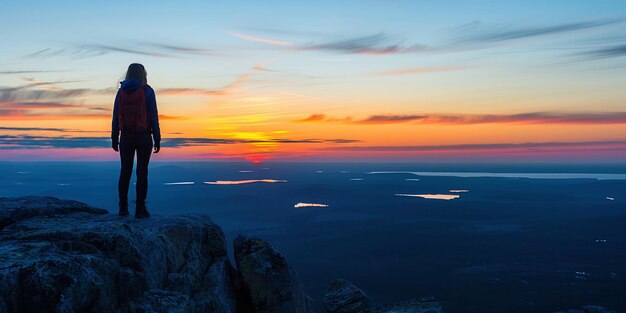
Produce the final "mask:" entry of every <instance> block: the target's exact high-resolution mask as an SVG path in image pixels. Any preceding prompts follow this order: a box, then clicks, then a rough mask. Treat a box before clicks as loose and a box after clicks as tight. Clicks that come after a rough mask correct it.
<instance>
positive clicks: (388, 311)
mask: <svg viewBox="0 0 626 313" xmlns="http://www.w3.org/2000/svg"><path fill="white" fill-rule="evenodd" d="M324 308H325V309H326V312H327V313H370V312H371V313H443V308H442V307H441V304H440V303H439V302H438V301H437V300H435V298H434V297H423V298H418V299H413V300H409V301H404V302H401V303H398V304H395V305H392V306H390V307H384V306H381V305H379V304H374V302H373V301H372V299H371V298H370V297H368V296H367V294H365V292H364V291H363V290H361V289H359V288H358V287H357V286H355V285H353V284H352V283H351V282H349V281H347V280H345V279H337V280H335V281H333V282H331V283H330V285H329V286H328V290H327V291H326V294H325V295H324Z"/></svg>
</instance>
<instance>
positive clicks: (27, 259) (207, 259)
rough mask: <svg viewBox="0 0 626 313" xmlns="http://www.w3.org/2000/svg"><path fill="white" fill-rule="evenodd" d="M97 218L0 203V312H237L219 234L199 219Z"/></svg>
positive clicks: (65, 206) (37, 203) (46, 203)
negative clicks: (173, 310) (173, 309)
mask: <svg viewBox="0 0 626 313" xmlns="http://www.w3.org/2000/svg"><path fill="white" fill-rule="evenodd" d="M106 213H107V211H105V210H102V209H97V208H92V207H89V206H88V205H86V204H84V203H80V202H76V201H67V200H60V199H57V198H52V197H20V198H0V223H1V224H0V225H1V227H2V231H1V232H0V295H1V296H0V312H127V311H128V310H134V311H133V312H161V311H163V312H165V311H168V312H169V311H172V310H170V309H169V308H170V307H171V308H173V307H176V308H177V309H176V310H179V309H178V308H180V310H179V311H180V312H196V308H202V310H197V311H198V312H235V311H236V302H235V299H236V297H235V296H234V295H233V288H232V284H231V281H230V278H231V276H232V275H233V273H232V267H231V266H230V264H229V263H228V261H227V254H226V245H225V239H224V234H223V232H222V230H221V229H220V228H219V227H218V226H217V225H215V224H214V223H213V222H211V220H210V219H209V218H208V217H206V216H201V215H196V216H179V217H163V218H150V219H145V220H137V219H134V218H132V217H119V216H117V215H109V214H106ZM170 305H171V306H170ZM179 311H176V312H179Z"/></svg>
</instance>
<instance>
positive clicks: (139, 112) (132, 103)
mask: <svg viewBox="0 0 626 313" xmlns="http://www.w3.org/2000/svg"><path fill="white" fill-rule="evenodd" d="M147 86H148V85H144V86H143V87H142V88H139V89H137V90H135V91H133V92H130V93H129V92H126V91H124V90H122V91H120V97H119V103H118V105H119V107H118V114H117V118H118V122H119V125H120V129H121V130H122V132H123V133H125V134H128V135H135V134H139V133H145V132H147V131H148V130H149V127H148V125H149V122H148V117H149V116H150V114H149V109H148V105H147V103H146V92H145V91H146V87H147Z"/></svg>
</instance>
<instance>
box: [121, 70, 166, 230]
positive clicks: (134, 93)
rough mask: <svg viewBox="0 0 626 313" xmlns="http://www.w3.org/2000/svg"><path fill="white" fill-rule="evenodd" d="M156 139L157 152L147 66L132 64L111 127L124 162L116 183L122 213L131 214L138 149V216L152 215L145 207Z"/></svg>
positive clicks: (156, 122) (155, 119) (155, 115)
mask: <svg viewBox="0 0 626 313" xmlns="http://www.w3.org/2000/svg"><path fill="white" fill-rule="evenodd" d="M120 131H121V133H122V134H121V137H120ZM118 137H119V138H118ZM153 138H154V153H158V152H159V150H161V131H160V129H159V115H158V111H157V104H156V96H155V94H154V90H153V89H152V87H150V86H149V85H148V80H147V73H146V69H145V68H144V67H143V65H141V64H138V63H133V64H131V65H129V66H128V71H126V79H125V80H124V81H122V82H121V87H120V89H119V90H118V91H117V94H116V95H115V102H114V104H113V122H112V127H111V139H112V140H113V144H112V147H113V150H115V151H118V152H119V153H120V160H121V163H122V168H121V170H120V178H119V181H118V183H117V187H118V192H119V215H121V216H126V215H128V186H129V184H130V177H131V176H132V174H133V163H134V158H135V151H136V152H137V185H136V193H137V200H136V201H135V217H138V218H143V217H149V216H150V213H149V212H148V209H147V208H146V195H147V193H148V163H149V162H150V154H151V153H152V146H153V143H152V139H153Z"/></svg>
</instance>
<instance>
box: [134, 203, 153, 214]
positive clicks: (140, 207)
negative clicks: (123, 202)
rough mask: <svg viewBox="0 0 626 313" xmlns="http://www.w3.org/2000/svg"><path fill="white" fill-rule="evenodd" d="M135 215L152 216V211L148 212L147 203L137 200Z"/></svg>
mask: <svg viewBox="0 0 626 313" xmlns="http://www.w3.org/2000/svg"><path fill="white" fill-rule="evenodd" d="M135 217H136V218H147V217H150V212H148V208H146V204H145V203H144V202H137V203H136V205H135Z"/></svg>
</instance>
